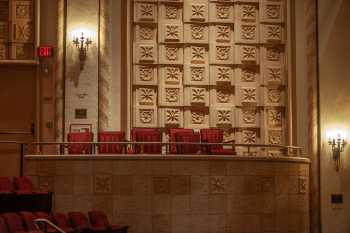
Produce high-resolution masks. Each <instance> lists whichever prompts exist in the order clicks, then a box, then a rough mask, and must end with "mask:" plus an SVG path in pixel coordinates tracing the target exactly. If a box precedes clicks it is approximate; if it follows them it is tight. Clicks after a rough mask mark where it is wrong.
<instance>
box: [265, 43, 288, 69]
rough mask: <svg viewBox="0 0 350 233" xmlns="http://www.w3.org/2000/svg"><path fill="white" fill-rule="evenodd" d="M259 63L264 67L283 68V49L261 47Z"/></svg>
mask: <svg viewBox="0 0 350 233" xmlns="http://www.w3.org/2000/svg"><path fill="white" fill-rule="evenodd" d="M260 48H261V49H260V51H261V61H262V63H264V65H265V66H283V65H284V58H285V54H284V49H283V46H279V45H274V46H262V47H260Z"/></svg>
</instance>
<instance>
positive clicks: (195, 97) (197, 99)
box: [191, 88, 206, 103]
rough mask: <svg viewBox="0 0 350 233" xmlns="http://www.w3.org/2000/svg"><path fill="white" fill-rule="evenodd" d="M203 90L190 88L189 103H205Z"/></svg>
mask: <svg viewBox="0 0 350 233" xmlns="http://www.w3.org/2000/svg"><path fill="white" fill-rule="evenodd" d="M205 92H206V90H205V88H192V89H191V100H192V101H191V102H192V103H205Z"/></svg>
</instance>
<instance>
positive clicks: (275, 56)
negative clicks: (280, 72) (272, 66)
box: [266, 47, 281, 61]
mask: <svg viewBox="0 0 350 233" xmlns="http://www.w3.org/2000/svg"><path fill="white" fill-rule="evenodd" d="M280 56H281V55H280V50H279V49H278V48H273V47H271V48H266V59H267V60H268V61H279V60H280Z"/></svg>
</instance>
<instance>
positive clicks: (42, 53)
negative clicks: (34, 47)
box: [38, 46, 53, 57]
mask: <svg viewBox="0 0 350 233" xmlns="http://www.w3.org/2000/svg"><path fill="white" fill-rule="evenodd" d="M38 56H39V57H52V56H53V47H52V46H40V47H39V48H38Z"/></svg>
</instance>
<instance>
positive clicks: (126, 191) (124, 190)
mask: <svg viewBox="0 0 350 233" xmlns="http://www.w3.org/2000/svg"><path fill="white" fill-rule="evenodd" d="M102 178H104V180H102V181H104V183H106V185H105V186H106V187H108V185H107V184H109V183H110V182H109V178H107V177H102ZM112 188H113V193H114V194H117V195H133V194H134V177H133V176H113V187H112ZM105 189H106V190H107V188H105Z"/></svg>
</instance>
